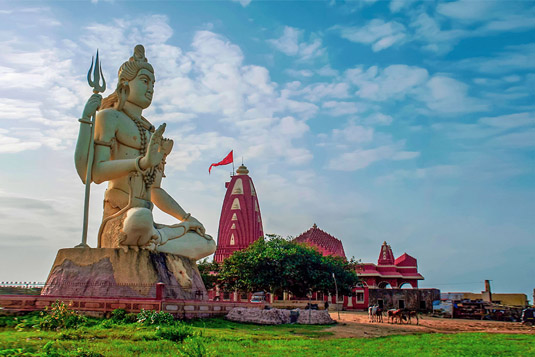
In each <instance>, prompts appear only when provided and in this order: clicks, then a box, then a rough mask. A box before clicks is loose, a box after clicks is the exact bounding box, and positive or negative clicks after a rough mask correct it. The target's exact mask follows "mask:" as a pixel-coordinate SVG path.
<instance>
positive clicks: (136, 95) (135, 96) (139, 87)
mask: <svg viewBox="0 0 535 357" xmlns="http://www.w3.org/2000/svg"><path fill="white" fill-rule="evenodd" d="M154 81H155V79H154V74H152V73H151V72H150V71H148V70H146V69H141V70H140V71H139V72H137V75H136V77H135V78H134V79H133V80H131V81H129V82H128V86H129V89H130V92H129V93H128V99H127V100H128V101H129V102H130V103H132V104H135V105H137V106H138V107H141V108H143V109H145V108H148V107H149V105H150V103H151V102H152V95H153V93H154Z"/></svg>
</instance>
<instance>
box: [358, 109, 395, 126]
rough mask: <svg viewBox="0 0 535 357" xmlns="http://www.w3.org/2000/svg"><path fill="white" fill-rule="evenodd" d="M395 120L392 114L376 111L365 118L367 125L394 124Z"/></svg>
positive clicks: (364, 121)
mask: <svg viewBox="0 0 535 357" xmlns="http://www.w3.org/2000/svg"><path fill="white" fill-rule="evenodd" d="M393 120H394V118H392V117H391V116H390V115H386V114H383V113H379V112H376V113H373V114H371V115H368V116H367V117H366V118H364V119H363V123H365V124H366V125H385V126H386V125H390V124H392V121H393Z"/></svg>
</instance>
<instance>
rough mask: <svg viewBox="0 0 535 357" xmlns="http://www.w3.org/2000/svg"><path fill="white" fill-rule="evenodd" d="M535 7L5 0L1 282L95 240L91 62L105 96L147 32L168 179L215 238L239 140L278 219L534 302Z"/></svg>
mask: <svg viewBox="0 0 535 357" xmlns="http://www.w3.org/2000/svg"><path fill="white" fill-rule="evenodd" d="M534 18H535V5H534V3H533V2H531V1H464V0H460V1H453V2H450V1H425V2H419V1H399V0H392V1H255V0H253V1H250V0H240V1H164V2H158V1H150V2H148V1H147V2H144V1H130V2H126V1H39V2H30V1H17V2H14V1H0V45H1V48H2V50H1V51H0V167H1V170H0V227H2V228H1V230H0V281H45V280H46V277H47V275H48V273H49V270H50V268H51V266H52V263H53V260H54V258H55V255H56V252H57V250H58V249H60V248H68V247H73V246H75V245H77V244H78V243H79V242H80V241H81V230H82V216H83V205H84V203H83V200H84V185H83V184H82V182H81V181H80V179H79V178H78V176H77V174H76V171H75V167H74V160H73V155H74V146H75V144H76V139H77V135H78V128H79V123H78V120H77V119H78V118H80V116H81V113H82V110H83V107H84V103H85V101H86V100H87V99H88V98H89V96H90V95H91V94H92V92H91V88H90V87H89V86H88V84H87V80H86V75H87V71H88V69H89V66H90V65H91V57H92V56H93V55H94V54H95V52H96V50H97V48H98V50H99V53H100V59H101V61H102V69H103V72H104V76H105V78H106V80H107V83H108V89H107V90H106V92H105V93H104V95H109V94H111V93H112V91H113V90H114V88H115V86H116V83H117V70H118V68H119V66H120V65H121V64H122V63H123V62H124V61H126V60H127V59H128V58H129V57H130V56H131V54H132V52H133V48H134V46H135V45H136V44H138V43H140V44H143V45H144V46H145V48H146V56H147V58H148V60H149V62H150V63H151V64H152V65H153V67H154V69H155V75H156V84H155V93H154V100H153V103H152V106H151V107H150V108H149V109H147V110H146V111H145V112H144V116H145V117H146V118H148V119H149V120H150V121H151V122H152V123H153V124H155V125H158V124H161V123H164V122H165V123H167V129H166V132H165V136H167V137H169V138H172V139H173V140H174V142H175V146H174V148H173V152H172V154H171V155H170V156H169V157H168V159H167V167H166V176H167V178H166V180H165V181H164V183H163V187H164V188H165V189H166V190H167V191H168V192H169V193H170V194H171V195H172V196H173V197H175V198H176V200H177V201H178V202H179V203H180V204H181V205H182V206H183V207H184V208H185V210H186V211H187V212H191V213H192V215H193V216H195V217H197V218H198V219H199V220H200V221H201V222H203V223H204V225H205V227H206V229H207V232H208V233H210V234H212V235H213V236H214V237H216V236H217V229H218V224H219V215H220V212H221V205H222V202H223V198H224V194H225V186H224V184H225V181H228V180H229V176H230V174H231V172H232V168H231V167H230V166H221V167H216V168H214V169H213V170H212V173H211V175H209V174H208V167H209V166H210V164H211V163H214V162H218V161H220V160H221V159H223V158H224V157H225V156H226V155H227V154H228V152H229V151H230V150H234V155H235V161H236V168H237V166H239V165H240V164H241V161H242V158H243V162H244V163H245V165H246V166H247V167H248V169H249V171H250V173H249V175H250V176H251V177H252V179H253V181H254V183H255V186H256V189H257V193H258V198H259V203H260V209H261V211H262V218H263V224H264V231H265V232H266V233H273V234H279V235H282V236H297V235H299V234H300V233H302V232H304V231H306V230H308V229H309V228H311V227H312V225H313V224H314V223H316V224H317V225H318V227H319V228H321V229H323V230H324V231H326V232H328V233H330V234H332V235H333V236H335V237H337V238H339V239H340V240H342V242H343V244H344V249H345V252H346V254H347V256H348V257H351V256H353V257H355V258H356V259H360V260H361V261H363V262H374V263H375V262H377V258H378V256H379V251H380V247H381V244H382V243H383V241H386V242H388V244H390V245H391V247H392V249H393V252H394V255H395V256H396V257H397V256H399V255H401V254H403V253H405V252H406V253H408V254H410V255H412V256H413V257H415V258H417V259H418V267H419V271H420V273H421V274H422V275H423V276H424V277H425V280H424V281H422V282H420V287H428V288H438V289H440V290H441V291H444V292H448V291H472V292H480V291H481V290H483V289H484V284H483V281H484V280H485V279H489V280H491V286H492V290H493V291H494V292H502V293H506V292H513V293H524V294H527V295H528V298H529V299H530V300H531V299H532V294H533V289H534V288H535V278H534V276H535V268H534V264H533V262H534V258H535V217H534V212H535V203H534V202H535V73H534V69H535V21H534V20H533V19H534ZM105 186H106V185H105V184H101V185H96V184H93V185H92V186H91V199H90V225H89V234H88V243H89V244H90V245H91V246H93V247H94V246H96V235H97V231H98V227H99V224H100V220H101V217H102V199H103V194H104V190H105ZM155 220H156V221H157V222H160V223H176V221H175V220H174V219H173V218H172V217H168V216H166V215H165V214H163V213H161V212H155Z"/></svg>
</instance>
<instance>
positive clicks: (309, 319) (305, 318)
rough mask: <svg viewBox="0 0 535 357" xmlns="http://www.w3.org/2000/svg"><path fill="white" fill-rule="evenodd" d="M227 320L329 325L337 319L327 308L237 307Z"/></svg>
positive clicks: (230, 312) (265, 323) (256, 322)
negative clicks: (267, 308) (265, 308)
mask: <svg viewBox="0 0 535 357" xmlns="http://www.w3.org/2000/svg"><path fill="white" fill-rule="evenodd" d="M226 318H227V320H231V321H236V322H246V323H252V324H259V325H280V324H289V323H298V324H303V325H329V324H334V323H335V321H334V320H333V319H332V318H331V315H329V312H328V311H326V310H311V311H309V310H301V309H295V310H283V309H270V310H261V309H254V308H245V307H235V308H234V309H232V310H230V311H229V313H228V314H227V316H226Z"/></svg>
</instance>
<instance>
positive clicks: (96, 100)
mask: <svg viewBox="0 0 535 357" xmlns="http://www.w3.org/2000/svg"><path fill="white" fill-rule="evenodd" d="M101 103H102V96H101V95H100V94H93V95H92V96H91V97H89V99H88V100H87V103H85V107H84V111H83V113H82V118H85V119H89V118H91V117H92V116H93V115H95V113H96V112H97V110H98V108H100V104H101Z"/></svg>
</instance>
